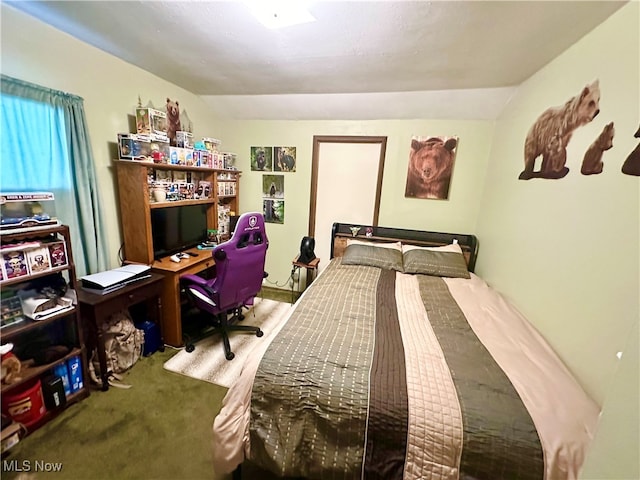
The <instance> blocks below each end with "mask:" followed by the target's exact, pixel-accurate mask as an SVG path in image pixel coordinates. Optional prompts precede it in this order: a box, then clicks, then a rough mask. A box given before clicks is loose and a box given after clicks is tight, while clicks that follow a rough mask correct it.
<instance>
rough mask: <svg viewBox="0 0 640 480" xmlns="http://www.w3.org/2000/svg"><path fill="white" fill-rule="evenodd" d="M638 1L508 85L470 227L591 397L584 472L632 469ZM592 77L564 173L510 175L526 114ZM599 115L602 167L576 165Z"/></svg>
mask: <svg viewBox="0 0 640 480" xmlns="http://www.w3.org/2000/svg"><path fill="white" fill-rule="evenodd" d="M639 9H640V4H639V3H638V2H630V3H629V4H627V5H626V6H624V7H623V8H621V9H620V10H619V11H618V12H616V13H615V14H614V15H613V16H612V17H610V18H609V19H608V20H607V21H605V22H604V23H603V24H601V25H600V26H599V27H597V28H596V29H594V30H593V31H592V32H590V33H589V34H588V35H587V36H585V37H584V38H583V39H582V40H580V41H579V42H578V43H576V44H575V45H574V46H572V47H571V48H570V49H568V50H567V51H566V52H564V53H563V54H562V55H560V56H559V57H558V58H556V59H555V60H554V61H552V62H551V63H550V64H548V65H547V66H546V67H545V68H543V69H542V70H541V71H539V72H538V73H536V74H535V75H533V76H532V77H531V78H530V79H529V80H527V81H526V82H524V83H523V84H522V85H521V86H520V88H519V91H518V93H517V94H516V95H515V96H514V98H513V99H512V101H511V102H510V104H509V105H508V107H507V108H506V109H505V111H504V112H503V115H502V116H501V118H500V119H499V121H498V122H497V123H496V128H495V133H494V135H495V136H494V139H493V142H492V150H491V154H490V158H491V159H490V162H489V168H488V170H487V173H486V183H485V188H484V195H483V199H482V203H481V207H480V215H479V217H478V225H477V232H478V236H479V238H480V240H481V253H480V255H479V257H478V272H479V274H480V275H481V276H483V277H484V278H485V279H486V280H487V281H488V282H489V283H490V284H492V285H494V286H495V287H496V288H498V289H499V290H501V291H502V292H504V293H505V294H506V296H507V297H508V298H510V299H511V300H512V302H513V303H514V304H515V305H516V306H517V307H518V308H519V309H520V310H521V311H522V312H523V313H524V314H525V316H526V317H527V318H529V319H530V320H531V321H532V322H533V323H534V324H535V325H536V327H537V328H538V329H539V330H540V331H541V333H542V334H543V335H544V336H545V337H546V338H547V340H548V341H549V342H550V343H551V345H552V346H553V347H554V349H555V350H556V351H557V352H558V353H559V354H560V356H561V357H562V358H563V360H564V361H565V362H566V363H567V365H568V367H569V368H570V369H571V370H572V371H573V372H574V374H575V375H576V376H577V377H578V378H579V379H580V381H581V382H582V385H583V387H584V388H585V389H586V390H587V391H588V393H590V394H591V395H592V396H593V398H594V399H595V400H597V401H598V402H599V403H600V404H601V405H603V409H604V410H603V417H602V430H601V432H599V433H598V435H597V441H596V442H595V443H594V451H593V455H592V456H591V457H590V458H589V462H587V465H586V466H585V469H584V472H583V475H582V478H590V479H605V478H607V479H608V478H625V479H632V478H639V475H638V463H639V462H638V458H639V457H638V452H639V451H640V443H639V441H638V429H639V424H638V421H637V420H638V406H639V404H640V401H639V399H638V390H639V389H638V378H639V376H640V374H639V370H638V330H637V325H638V321H639V318H640V313H639V312H640V309H639V304H638V302H639V300H638V298H639V296H640V268H639V265H640V249H639V245H640V235H639V232H640V208H639V207H640V201H639V200H640V179H639V178H638V177H632V176H628V175H623V174H622V173H621V171H620V168H621V166H622V163H623V162H624V159H625V158H626V157H627V155H628V154H629V153H630V152H631V151H632V150H633V148H635V146H636V145H637V144H638V139H636V138H634V137H633V134H634V133H635V131H636V130H637V129H638V122H639V121H640V114H639V113H640V112H639V106H640V73H639V69H640V33H639V32H640V28H639V26H640V15H639ZM594 79H599V81H600V89H601V100H600V110H601V111H600V114H599V115H598V116H597V117H596V118H595V119H594V120H593V122H591V123H590V124H588V125H586V126H584V127H581V128H579V129H578V130H576V132H575V133H574V135H573V138H572V139H571V142H570V144H569V148H568V149H567V166H568V167H569V168H570V169H571V171H570V172H569V174H568V175H567V176H566V177H565V178H563V179H560V180H542V179H533V180H528V181H523V180H518V175H519V174H520V172H521V171H522V169H523V166H524V157H523V145H524V139H525V138H526V135H527V132H528V130H529V127H530V126H531V125H532V123H533V122H534V121H535V120H536V118H537V117H538V115H539V114H540V113H541V112H542V111H543V110H545V109H546V108H547V107H549V106H556V105H563V104H564V103H565V102H566V101H567V100H568V99H569V98H570V97H572V96H573V95H576V94H577V93H578V92H579V91H580V90H581V89H582V87H583V86H584V85H586V84H587V83H590V82H592V81H593V80H594ZM611 121H613V122H614V123H615V131H616V134H615V138H614V142H613V143H614V147H613V148H612V149H611V150H609V151H607V152H606V153H605V154H604V157H603V160H604V165H605V166H604V171H603V173H602V174H600V175H592V176H584V175H581V174H580V166H581V163H582V158H583V155H584V152H585V151H586V150H587V148H588V147H589V145H590V144H591V143H592V142H593V140H594V139H595V138H596V137H597V136H598V134H599V133H600V132H601V131H602V128H603V126H604V125H605V124H606V123H608V122H611ZM620 351H623V352H624V354H623V356H622V359H621V360H620V361H619V360H618V359H617V356H616V354H617V352H620ZM623 440H624V441H623Z"/></svg>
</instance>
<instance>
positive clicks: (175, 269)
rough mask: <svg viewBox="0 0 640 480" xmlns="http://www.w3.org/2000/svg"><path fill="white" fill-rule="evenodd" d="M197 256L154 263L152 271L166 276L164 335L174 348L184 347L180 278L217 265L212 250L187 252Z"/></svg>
mask: <svg viewBox="0 0 640 480" xmlns="http://www.w3.org/2000/svg"><path fill="white" fill-rule="evenodd" d="M186 252H192V253H195V254H197V256H195V257H191V256H190V257H189V258H183V259H182V260H180V263H176V262H172V261H171V260H169V257H165V258H162V259H160V260H157V261H155V262H153V264H152V265H151V269H152V271H154V272H157V273H161V274H163V275H164V282H163V288H162V335H163V337H164V341H165V343H168V344H169V345H173V346H174V347H180V346H182V344H183V342H182V317H181V312H180V304H181V302H180V277H181V276H182V275H187V274H193V275H195V274H198V273H200V272H203V271H204V270H207V269H208V268H211V267H213V266H214V265H215V262H214V260H213V257H212V256H211V250H198V249H197V248H192V249H190V250H186Z"/></svg>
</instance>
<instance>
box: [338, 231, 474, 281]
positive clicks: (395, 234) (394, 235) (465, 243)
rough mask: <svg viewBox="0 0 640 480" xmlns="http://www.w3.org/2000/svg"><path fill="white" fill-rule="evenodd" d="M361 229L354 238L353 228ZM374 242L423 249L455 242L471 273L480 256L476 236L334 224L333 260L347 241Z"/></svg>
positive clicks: (343, 248)
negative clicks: (396, 243)
mask: <svg viewBox="0 0 640 480" xmlns="http://www.w3.org/2000/svg"><path fill="white" fill-rule="evenodd" d="M354 226H355V227H360V230H359V231H358V233H357V234H356V236H353V234H352V233H351V227H354ZM368 228H370V229H371V236H369V237H368V236H367V235H366V232H367V229H368ZM349 238H356V239H358V240H373V241H379V242H402V243H405V244H408V245H418V246H422V247H439V246H442V245H448V244H450V243H453V241H454V240H457V241H458V244H459V245H460V247H461V248H462V253H463V254H464V256H465V258H466V260H467V266H468V268H469V271H470V272H473V271H474V269H475V266H476V256H477V255H478V239H477V238H476V236H475V235H470V234H460V233H442V232H427V231H424V230H407V229H403V228H389V227H374V226H370V225H354V224H353V223H334V224H333V228H332V229H331V258H333V257H341V256H342V254H343V252H344V250H345V249H346V248H347V239H349Z"/></svg>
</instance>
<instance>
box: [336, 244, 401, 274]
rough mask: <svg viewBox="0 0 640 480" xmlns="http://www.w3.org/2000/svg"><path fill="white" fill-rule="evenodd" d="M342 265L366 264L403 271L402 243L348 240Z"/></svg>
mask: <svg viewBox="0 0 640 480" xmlns="http://www.w3.org/2000/svg"><path fill="white" fill-rule="evenodd" d="M342 265H366V266H368V267H378V268H385V269H389V270H397V271H398V272H402V245H401V243H400V242H395V243H381V242H367V241H360V240H353V239H349V240H347V248H346V249H345V251H344V254H343V255H342Z"/></svg>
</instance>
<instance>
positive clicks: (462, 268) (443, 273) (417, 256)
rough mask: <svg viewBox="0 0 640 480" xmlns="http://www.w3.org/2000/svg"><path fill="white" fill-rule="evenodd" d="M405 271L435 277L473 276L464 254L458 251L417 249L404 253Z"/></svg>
mask: <svg viewBox="0 0 640 480" xmlns="http://www.w3.org/2000/svg"><path fill="white" fill-rule="evenodd" d="M403 257H404V259H403V260H404V262H403V265H404V272H405V273H422V274H424V275H432V276H435V277H451V278H471V276H470V275H469V270H468V269H467V262H466V261H465V259H464V255H462V254H461V253H457V252H442V251H438V250H425V249H415V250H408V251H406V252H404V253H403Z"/></svg>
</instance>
